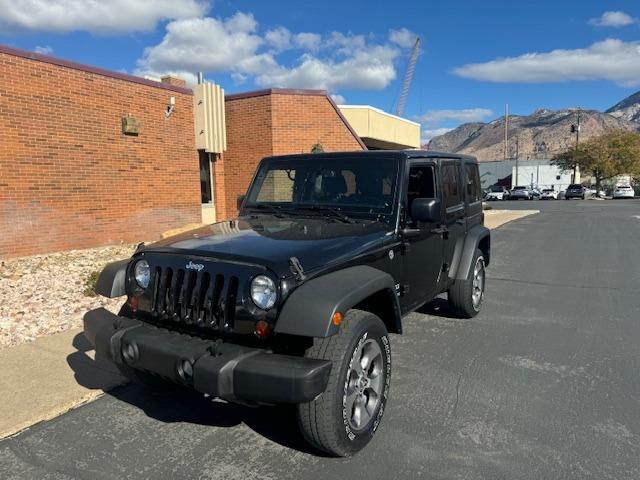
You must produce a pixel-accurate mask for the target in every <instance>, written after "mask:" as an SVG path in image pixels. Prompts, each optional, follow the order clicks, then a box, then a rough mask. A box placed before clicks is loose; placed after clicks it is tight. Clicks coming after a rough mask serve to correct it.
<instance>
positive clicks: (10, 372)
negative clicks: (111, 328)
mask: <svg viewBox="0 0 640 480" xmlns="http://www.w3.org/2000/svg"><path fill="white" fill-rule="evenodd" d="M93 353H94V352H93V350H92V347H91V345H90V344H89V343H88V342H87V340H86V339H85V338H84V335H83V334H82V331H81V330H80V329H73V330H69V331H67V332H63V333H58V334H55V335H50V336H48V337H40V338H38V339H36V340H35V341H34V342H32V343H25V344H22V345H18V346H16V347H10V348H4V349H2V350H0V365H1V368H0V392H2V401H0V438H3V437H6V436H9V435H12V434H14V433H16V432H19V431H20V430H23V429H25V428H27V427H29V426H31V425H33V424H35V423H38V422H41V421H43V420H48V419H50V418H53V417H56V416H58V415H60V414H61V413H64V412H66V411H67V410H70V409H72V408H74V407H77V406H78V405H81V404H83V403H86V402H89V401H91V400H94V399H96V398H98V397H99V396H100V395H102V393H103V392H104V391H105V390H108V389H110V388H113V387H115V386H116V385H120V384H122V383H124V378H123V377H122V376H121V375H120V374H119V373H118V371H117V369H116V368H115V367H114V366H113V365H111V364H109V363H107V362H100V361H97V362H96V361H94V359H93Z"/></svg>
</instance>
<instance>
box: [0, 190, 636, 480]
mask: <svg viewBox="0 0 640 480" xmlns="http://www.w3.org/2000/svg"><path fill="white" fill-rule="evenodd" d="M494 207H495V208H516V209H518V208H526V209H531V208H536V209H540V210H541V213H540V214H538V215H534V216H531V217H527V218H525V219H522V220H519V221H516V222H513V223H510V224H507V225H504V226H502V227H501V228H499V229H498V230H495V231H494V232H493V247H492V262H491V266H490V268H489V270H488V275H489V277H488V286H487V298H486V303H485V308H484V310H483V312H482V313H481V314H480V315H479V316H478V317H477V318H476V319H474V320H472V321H463V320H455V319H451V318H448V316H447V309H446V305H445V304H444V303H443V302H442V301H438V300H436V301H435V302H433V303H431V304H430V305H427V306H426V307H425V308H423V309H422V311H421V313H415V314H412V315H411V316H409V317H408V318H407V319H406V320H405V330H406V333H405V335H403V336H394V337H392V348H393V354H394V372H393V379H392V393H391V402H390V404H389V408H388V410H387V412H386V414H385V418H384V420H383V424H382V426H381V428H380V430H379V432H378V434H377V436H376V438H375V439H374V440H373V442H372V443H371V444H370V446H369V447H368V448H367V449H366V450H364V451H363V452H361V453H360V454H359V455H358V456H356V457H355V458H352V459H333V458H326V457H323V456H321V455H320V454H318V452H315V451H312V450H310V449H309V447H307V445H306V444H305V443H304V441H303V440H302V438H301V437H300V435H299V434H298V432H297V429H296V426H295V418H294V415H293V413H292V411H291V410H290V409H287V408H266V407H264V408H257V409H252V408H247V407H242V406H235V405H228V404H224V403H221V402H212V401H209V400H206V399H203V398H199V397H196V396H193V395H188V394H176V395H169V396H167V395H157V394H147V393H145V392H143V391H142V390H141V389H139V388H138V387H135V386H127V387H122V388H119V389H116V390H114V391H112V392H110V393H109V394H107V395H105V396H104V397H102V398H100V399H99V400H97V401H95V402H93V403H91V404H88V405H85V406H84V407H81V408H78V409H76V410H74V411H72V412H69V413H67V414H65V415H62V416H60V417H58V418H56V419H54V420H52V421H49V422H46V423H42V424H39V425H37V426H35V427H33V428H31V429H29V430H27V431H25V432H23V433H22V434H20V435H18V436H16V437H13V438H10V439H6V440H4V441H2V442H0V478H3V479H10V478H20V479H27V478H29V479H30V478H51V479H68V478H79V479H85V478H86V479H103V478H104V479H125V478H154V479H158V478H171V479H176V478H190V479H191V478H220V479H236V478H237V479H258V478H266V479H277V478H285V479H289V478H290V479H300V478H304V479H323V480H326V479H333V478H336V479H338V478H340V479H343V478H367V479H391V478H406V479H415V478H426V479H431V478H433V479H445V478H454V479H475V478H487V479H502V478H504V479H514V478H517V479H520V478H523V479H524V478H527V479H529V478H530V479H555V478H563V479H567V478H576V479H588V478H594V479H609V478H610V479H638V478H640V375H639V373H638V372H640V302H639V301H638V298H640V286H639V285H640V250H638V245H640V201H638V200H632V201H595V200H594V201H570V202H569V201H549V202H539V201H537V202H496V204H494ZM46 394H47V392H42V395H46Z"/></svg>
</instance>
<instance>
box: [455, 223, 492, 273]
mask: <svg viewBox="0 0 640 480" xmlns="http://www.w3.org/2000/svg"><path fill="white" fill-rule="evenodd" d="M484 239H487V241H488V242H491V231H490V230H489V229H488V228H487V227H485V226H484V225H476V226H474V227H473V228H471V230H469V231H468V232H467V235H466V238H465V240H464V246H463V247H462V249H461V252H460V253H459V254H458V252H456V255H454V260H453V262H452V265H451V267H452V268H451V269H450V270H449V278H452V279H456V280H464V279H465V278H467V276H468V274H469V270H470V269H471V263H472V262H473V256H474V254H475V253H476V249H477V248H478V246H479V245H480V242H482V241H483V240H484ZM490 245H491V244H490V243H489V248H490ZM456 262H457V264H456ZM485 263H486V265H489V255H488V254H487V258H485Z"/></svg>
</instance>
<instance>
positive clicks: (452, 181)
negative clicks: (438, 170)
mask: <svg viewBox="0 0 640 480" xmlns="http://www.w3.org/2000/svg"><path fill="white" fill-rule="evenodd" d="M442 197H443V199H444V206H445V208H448V207H453V206H455V205H459V204H460V203H462V195H461V192H460V165H459V164H457V163H445V164H444V165H442Z"/></svg>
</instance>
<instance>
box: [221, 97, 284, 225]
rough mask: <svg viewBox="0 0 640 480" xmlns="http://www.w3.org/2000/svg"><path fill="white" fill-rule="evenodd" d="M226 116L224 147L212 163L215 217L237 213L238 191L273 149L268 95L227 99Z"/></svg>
mask: <svg viewBox="0 0 640 480" xmlns="http://www.w3.org/2000/svg"><path fill="white" fill-rule="evenodd" d="M230 98H233V97H230ZM225 117H226V121H227V125H226V127H227V151H226V152H224V154H223V155H221V158H220V159H218V161H216V163H215V165H214V167H213V168H214V172H215V175H214V176H215V182H216V192H215V193H216V198H215V202H216V215H217V219H218V220H225V219H227V218H231V217H233V216H234V215H235V214H236V213H237V209H236V200H237V198H238V195H240V194H242V193H245V191H246V190H247V186H248V185H249V182H251V179H252V178H253V174H254V172H255V169H256V165H257V164H258V162H259V161H260V160H261V159H262V158H263V157H266V156H267V155H271V154H272V152H273V147H272V145H273V137H272V129H271V126H272V109H271V95H261V96H255V97H247V98H240V99H237V100H231V99H228V100H227V101H226V102H225Z"/></svg>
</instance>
